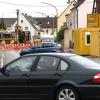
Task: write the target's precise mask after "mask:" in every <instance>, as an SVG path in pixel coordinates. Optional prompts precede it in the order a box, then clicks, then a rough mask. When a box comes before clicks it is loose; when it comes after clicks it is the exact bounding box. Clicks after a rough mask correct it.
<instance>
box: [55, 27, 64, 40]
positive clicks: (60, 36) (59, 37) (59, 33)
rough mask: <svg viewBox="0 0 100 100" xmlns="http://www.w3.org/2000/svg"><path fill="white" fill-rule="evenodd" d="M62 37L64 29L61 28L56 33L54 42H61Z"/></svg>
mask: <svg viewBox="0 0 100 100" xmlns="http://www.w3.org/2000/svg"><path fill="white" fill-rule="evenodd" d="M63 39H64V29H63V28H61V29H60V31H59V32H58V33H57V37H56V42H61V41H62V40H63Z"/></svg>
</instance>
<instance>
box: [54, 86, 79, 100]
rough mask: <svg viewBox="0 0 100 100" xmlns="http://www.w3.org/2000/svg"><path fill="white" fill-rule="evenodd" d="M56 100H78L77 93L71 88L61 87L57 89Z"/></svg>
mask: <svg viewBox="0 0 100 100" xmlns="http://www.w3.org/2000/svg"><path fill="white" fill-rule="evenodd" d="M56 100H80V99H79V95H78V93H77V91H76V90H75V89H74V88H73V87H71V86H67V85H66V86H62V87H60V88H59V89H58V91H57V94H56Z"/></svg>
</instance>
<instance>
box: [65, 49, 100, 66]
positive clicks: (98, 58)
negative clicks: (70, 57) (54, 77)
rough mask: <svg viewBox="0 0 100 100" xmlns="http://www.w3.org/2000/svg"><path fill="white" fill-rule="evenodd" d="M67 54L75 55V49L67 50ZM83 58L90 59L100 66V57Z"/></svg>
mask: <svg viewBox="0 0 100 100" xmlns="http://www.w3.org/2000/svg"><path fill="white" fill-rule="evenodd" d="M65 52H66V53H73V54H75V53H74V52H73V49H67V50H65ZM83 57H85V58H87V59H90V60H92V61H94V62H96V63H99V64H100V57H92V56H83Z"/></svg>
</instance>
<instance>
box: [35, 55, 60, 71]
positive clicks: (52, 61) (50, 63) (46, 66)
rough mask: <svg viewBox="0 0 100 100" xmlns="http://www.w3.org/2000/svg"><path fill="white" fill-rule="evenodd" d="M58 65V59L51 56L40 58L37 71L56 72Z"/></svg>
mask: <svg viewBox="0 0 100 100" xmlns="http://www.w3.org/2000/svg"><path fill="white" fill-rule="evenodd" d="M58 63H59V58H56V57H51V56H49V57H48V56H42V57H41V58H40V60H39V63H38V66H37V69H36V70H38V71H45V70H46V71H52V70H56V69H57V66H58Z"/></svg>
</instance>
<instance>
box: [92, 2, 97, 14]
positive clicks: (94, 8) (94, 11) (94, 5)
mask: <svg viewBox="0 0 100 100" xmlns="http://www.w3.org/2000/svg"><path fill="white" fill-rule="evenodd" d="M96 12H97V11H96V0H94V2H93V9H92V13H96Z"/></svg>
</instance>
